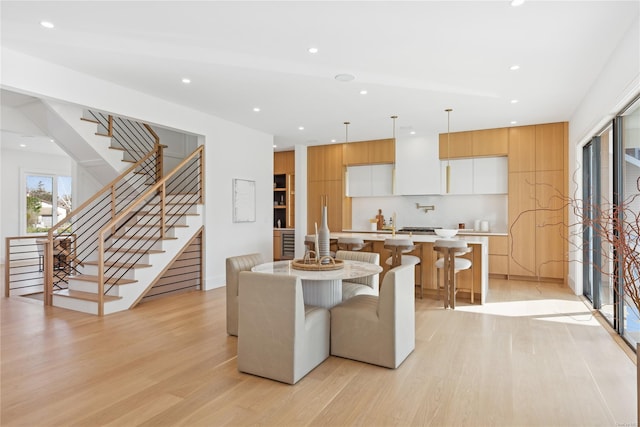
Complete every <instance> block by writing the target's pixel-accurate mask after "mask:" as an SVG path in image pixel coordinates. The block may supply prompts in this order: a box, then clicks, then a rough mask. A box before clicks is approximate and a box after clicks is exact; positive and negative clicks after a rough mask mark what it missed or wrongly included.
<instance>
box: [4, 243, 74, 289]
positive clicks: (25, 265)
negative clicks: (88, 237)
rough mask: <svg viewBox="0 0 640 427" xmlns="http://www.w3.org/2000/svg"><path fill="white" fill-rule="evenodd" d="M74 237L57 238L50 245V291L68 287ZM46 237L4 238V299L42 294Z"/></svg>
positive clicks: (72, 262)
mask: <svg viewBox="0 0 640 427" xmlns="http://www.w3.org/2000/svg"><path fill="white" fill-rule="evenodd" d="M75 238H76V236H75V235H74V234H60V235H57V236H56V238H55V241H54V244H53V288H54V289H55V290H59V289H66V288H67V283H68V280H67V277H68V276H69V275H70V274H71V273H72V272H73V271H75V263H74V260H73V258H72V257H71V256H70V254H71V253H73V251H74V247H75ZM46 243H47V236H46V235H44V236H43V235H33V236H16V237H7V238H5V254H6V266H5V278H4V283H5V291H4V294H5V296H6V297H9V296H12V295H29V294H34V293H41V292H44V285H45V256H46V247H47V246H46Z"/></svg>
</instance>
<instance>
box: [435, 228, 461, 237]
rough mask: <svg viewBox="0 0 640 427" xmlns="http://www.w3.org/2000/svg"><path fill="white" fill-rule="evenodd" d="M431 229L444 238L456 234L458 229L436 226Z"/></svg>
mask: <svg viewBox="0 0 640 427" xmlns="http://www.w3.org/2000/svg"><path fill="white" fill-rule="evenodd" d="M433 231H435V233H436V234H437V235H438V236H440V237H444V238H445V239H450V238H452V237H453V236H455V235H456V234H458V230H457V229H455V228H436V229H434V230H433Z"/></svg>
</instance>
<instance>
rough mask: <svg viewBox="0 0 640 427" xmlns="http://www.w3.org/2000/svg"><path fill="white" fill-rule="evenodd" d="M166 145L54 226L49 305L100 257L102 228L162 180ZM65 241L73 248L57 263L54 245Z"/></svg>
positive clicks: (49, 246)
mask: <svg viewBox="0 0 640 427" xmlns="http://www.w3.org/2000/svg"><path fill="white" fill-rule="evenodd" d="M162 148H163V147H162V146H161V145H160V144H157V145H156V146H155V147H154V148H153V150H151V151H150V152H148V153H147V154H146V155H145V156H143V157H142V158H141V159H140V160H139V161H137V162H136V163H134V164H133V165H132V166H130V167H129V168H128V169H127V170H126V171H124V172H123V173H122V174H120V176H118V177H117V178H115V179H114V180H113V181H112V182H111V183H109V184H107V185H106V186H105V187H104V188H102V189H101V190H100V191H98V192H97V193H96V194H95V195H94V196H93V197H91V198H90V199H89V200H87V201H86V202H84V203H83V204H82V205H80V206H79V207H78V208H76V209H74V210H73V211H72V212H71V213H70V214H69V215H67V216H66V217H65V218H64V219H63V220H62V221H60V222H58V223H57V224H55V225H53V226H52V227H51V229H50V230H49V232H48V234H47V242H46V243H45V244H44V248H45V253H44V276H45V277H44V281H45V293H44V303H45V305H52V302H53V292H54V290H59V289H64V288H66V284H67V283H68V276H69V275H71V274H74V273H78V271H79V270H78V267H80V266H82V265H83V263H84V262H85V261H89V260H94V259H95V258H96V257H97V255H96V252H97V240H98V235H97V233H98V231H99V230H100V229H102V227H103V226H104V225H105V224H108V223H109V222H110V221H111V220H112V219H113V218H115V217H116V216H117V215H118V213H120V212H122V211H123V210H125V209H127V207H128V206H129V205H130V203H131V202H132V201H133V200H136V199H137V198H138V197H139V195H140V194H141V193H144V190H142V188H144V187H146V186H148V185H153V184H154V183H156V182H157V181H158V180H160V175H159V173H158V169H157V165H158V164H161V163H162V162H161V161H160V160H159V158H160V157H162ZM61 240H66V242H65V243H66V245H67V246H69V247H70V248H71V250H69V254H68V255H67V256H66V260H65V265H63V266H60V265H59V261H58V265H56V264H54V245H59V244H60V242H61ZM54 266H55V268H54Z"/></svg>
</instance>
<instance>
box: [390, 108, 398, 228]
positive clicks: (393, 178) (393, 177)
mask: <svg viewBox="0 0 640 427" xmlns="http://www.w3.org/2000/svg"><path fill="white" fill-rule="evenodd" d="M397 118H398V116H391V120H393V144H394V145H395V144H396V119H397ZM391 194H396V166H395V164H394V165H393V170H392V171H391ZM393 216H394V218H393V235H394V236H395V234H396V227H397V226H398V224H396V219H395V213H394V215H393Z"/></svg>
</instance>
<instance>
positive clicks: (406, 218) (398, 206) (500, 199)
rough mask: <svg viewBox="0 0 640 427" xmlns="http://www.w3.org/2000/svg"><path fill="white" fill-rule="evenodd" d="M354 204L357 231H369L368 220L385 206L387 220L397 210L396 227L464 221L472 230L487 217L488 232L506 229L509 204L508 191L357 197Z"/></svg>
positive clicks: (447, 225)
mask: <svg viewBox="0 0 640 427" xmlns="http://www.w3.org/2000/svg"><path fill="white" fill-rule="evenodd" d="M351 203H352V229H354V230H369V229H370V225H369V219H370V218H375V216H376V214H377V213H378V209H382V215H384V217H385V219H386V220H387V222H388V221H389V218H390V217H391V216H392V215H393V213H394V212H395V213H396V221H397V222H398V224H396V227H397V228H402V227H417V226H424V227H429V226H433V227H443V228H458V224H459V223H461V222H462V223H465V225H466V228H467V229H472V228H473V227H474V221H475V220H484V221H488V222H489V231H491V232H507V218H508V213H507V210H508V205H507V196H506V195H505V194H497V195H471V196H456V195H448V196H395V197H354V198H353V199H351ZM416 204H420V205H423V206H429V205H433V206H434V207H435V209H434V210H432V211H429V212H428V213H425V212H424V210H423V209H417V208H416Z"/></svg>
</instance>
